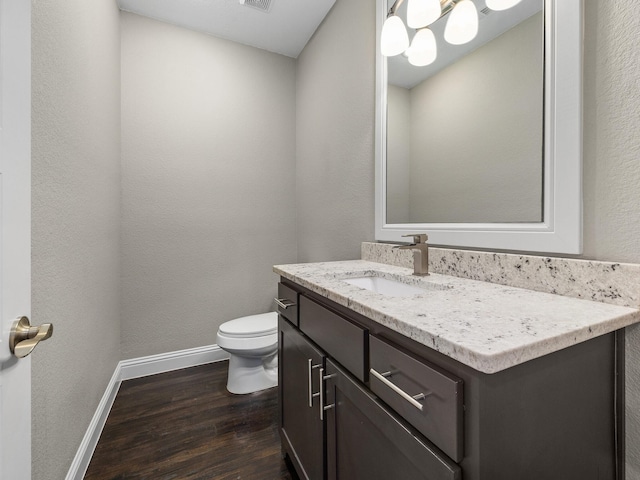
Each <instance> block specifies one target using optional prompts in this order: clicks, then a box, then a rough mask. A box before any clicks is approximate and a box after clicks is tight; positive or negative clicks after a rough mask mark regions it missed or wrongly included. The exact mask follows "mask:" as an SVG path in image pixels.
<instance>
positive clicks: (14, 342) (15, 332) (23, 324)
mask: <svg viewBox="0 0 640 480" xmlns="http://www.w3.org/2000/svg"><path fill="white" fill-rule="evenodd" d="M51 335H53V324H51V323H43V324H42V325H40V326H39V327H32V326H31V323H29V318H27V317H20V318H18V319H17V320H16V321H15V322H13V325H12V326H11V333H10V334H9V350H11V353H13V354H14V355H15V356H16V357H18V358H24V357H26V356H27V355H29V354H30V353H31V352H33V349H34V348H36V345H38V343H40V342H41V341H43V340H46V339H47V338H49V337H50V336H51Z"/></svg>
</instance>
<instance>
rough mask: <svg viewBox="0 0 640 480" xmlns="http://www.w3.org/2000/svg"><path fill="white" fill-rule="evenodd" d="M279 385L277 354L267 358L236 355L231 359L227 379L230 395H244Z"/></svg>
mask: <svg viewBox="0 0 640 480" xmlns="http://www.w3.org/2000/svg"><path fill="white" fill-rule="evenodd" d="M277 385H278V355H277V353H275V354H274V355H271V356H269V357H266V358H261V357H240V356H238V355H234V354H231V356H230V357H229V377H228V379H227V390H228V391H229V393H233V394H236V395H243V394H246V393H253V392H259V391H260V390H266V389H267V388H272V387H275V386H277Z"/></svg>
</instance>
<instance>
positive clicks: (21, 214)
mask: <svg viewBox="0 0 640 480" xmlns="http://www.w3.org/2000/svg"><path fill="white" fill-rule="evenodd" d="M30 309H31V1H30V0H0V327H1V328H0V453H1V456H0V478H1V479H6V480H9V479H11V480H23V479H24V480H27V479H30V478H31V358H30V357H25V358H22V359H20V360H18V359H17V358H16V357H15V356H13V355H11V353H10V352H9V346H8V343H9V342H8V340H9V329H10V328H11V325H12V323H13V321H14V320H15V319H16V318H17V317H19V316H23V315H26V316H28V315H30Z"/></svg>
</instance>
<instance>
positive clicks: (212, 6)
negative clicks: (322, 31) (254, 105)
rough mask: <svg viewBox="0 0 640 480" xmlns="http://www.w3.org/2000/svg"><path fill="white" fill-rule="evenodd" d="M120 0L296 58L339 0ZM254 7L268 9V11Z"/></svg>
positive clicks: (130, 8)
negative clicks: (266, 7) (242, 1)
mask: <svg viewBox="0 0 640 480" xmlns="http://www.w3.org/2000/svg"><path fill="white" fill-rule="evenodd" d="M240 1H241V0H118V6H119V7H120V9H121V10H124V11H127V12H132V13H136V14H138V15H143V16H145V17H150V18H154V19H156V20H161V21H163V22H167V23H171V24H173V25H177V26H180V27H184V28H188V29H191V30H197V31H200V32H204V33H208V34H211V35H214V36H216V37H220V38H225V39H227V40H231V41H234V42H238V43H242V44H244V45H250V46H252V47H257V48H261V49H263V50H268V51H270V52H275V53H280V54H282V55H286V56H288V57H293V58H297V57H298V55H299V54H300V52H302V49H303V48H304V46H305V45H306V44H307V42H308V41H309V39H310V38H311V36H312V35H313V33H314V32H315V31H316V29H317V28H318V26H319V25H320V23H322V20H323V19H324V17H325V16H326V15H327V13H328V12H329V10H331V7H332V6H333V4H334V3H335V1H336V0H245V2H246V4H244V5H242V4H241V3H240ZM250 4H257V5H261V6H266V5H268V11H264V10H261V9H259V8H256V7H255V6H252V5H250Z"/></svg>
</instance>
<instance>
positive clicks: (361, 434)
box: [325, 360, 461, 480]
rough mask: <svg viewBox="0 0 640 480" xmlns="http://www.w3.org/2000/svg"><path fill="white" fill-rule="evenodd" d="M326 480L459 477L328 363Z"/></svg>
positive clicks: (454, 467) (443, 458) (455, 469)
mask: <svg viewBox="0 0 640 480" xmlns="http://www.w3.org/2000/svg"><path fill="white" fill-rule="evenodd" d="M326 365H327V366H326V373H325V378H326V380H325V385H326V399H325V402H326V407H327V408H328V409H327V410H326V418H327V478H328V479H329V480H389V479H393V480H458V479H460V478H461V473H460V468H459V467H458V466H457V465H456V464H455V463H453V462H452V461H451V460H450V459H448V458H447V457H446V456H445V455H444V454H442V453H440V452H438V451H437V449H435V447H433V446H431V444H429V442H428V441H427V440H424V439H423V438H422V437H421V435H420V434H419V433H417V432H416V431H415V430H412V429H410V428H409V427H408V426H406V425H405V424H404V423H402V422H401V421H400V420H399V419H398V418H397V417H395V415H394V414H393V413H391V412H390V411H389V410H387V409H386V408H385V407H384V406H383V404H382V403H380V401H379V400H377V399H376V398H375V396H373V395H372V394H371V393H369V392H367V391H366V390H365V389H364V388H363V387H362V386H360V385H359V384H358V383H357V382H356V381H355V380H352V379H351V378H350V377H349V376H348V374H347V373H345V372H344V371H342V370H341V369H340V368H339V367H337V366H336V365H335V364H334V363H332V362H331V360H327V361H326Z"/></svg>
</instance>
